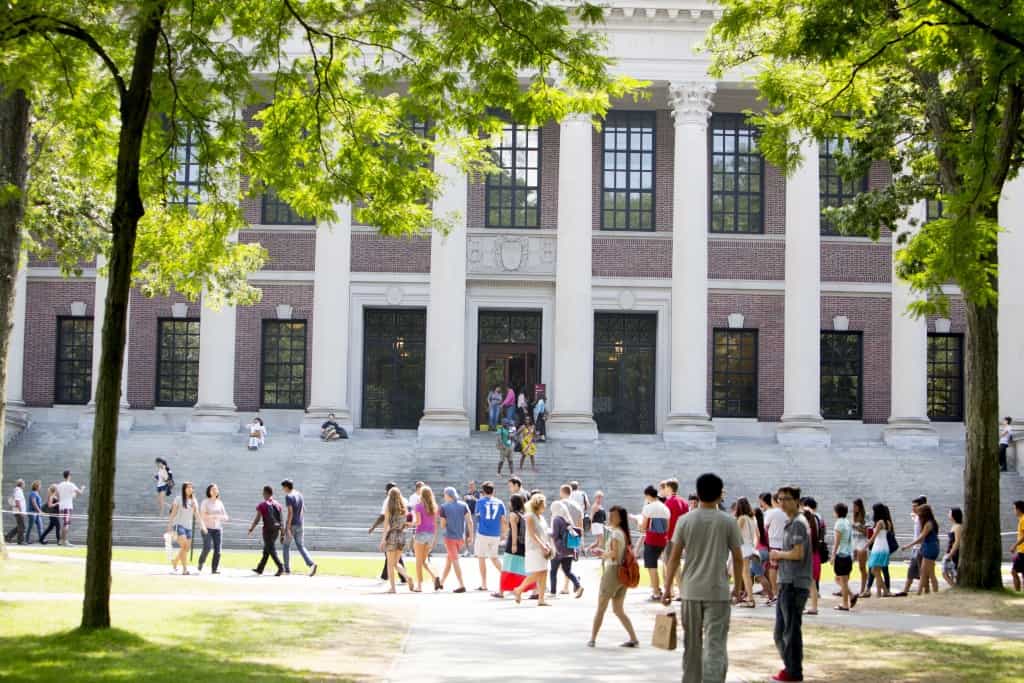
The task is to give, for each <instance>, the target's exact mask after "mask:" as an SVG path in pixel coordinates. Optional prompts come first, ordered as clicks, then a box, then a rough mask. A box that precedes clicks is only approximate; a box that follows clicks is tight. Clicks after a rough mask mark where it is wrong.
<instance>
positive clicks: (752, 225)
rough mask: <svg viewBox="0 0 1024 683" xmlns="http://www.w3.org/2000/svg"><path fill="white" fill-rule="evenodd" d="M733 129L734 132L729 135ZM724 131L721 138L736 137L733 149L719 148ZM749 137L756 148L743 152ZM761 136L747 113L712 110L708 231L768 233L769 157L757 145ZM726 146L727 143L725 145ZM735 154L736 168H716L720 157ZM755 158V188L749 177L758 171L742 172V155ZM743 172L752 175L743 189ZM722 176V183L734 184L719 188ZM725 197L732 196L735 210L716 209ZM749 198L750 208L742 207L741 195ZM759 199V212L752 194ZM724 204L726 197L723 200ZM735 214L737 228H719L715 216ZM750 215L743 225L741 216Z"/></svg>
mask: <svg viewBox="0 0 1024 683" xmlns="http://www.w3.org/2000/svg"><path fill="white" fill-rule="evenodd" d="M729 133H731V135H729ZM719 134H721V138H722V140H723V141H724V140H725V139H726V138H727V137H731V138H732V141H733V150H732V152H729V151H726V150H725V149H723V150H722V151H721V152H717V151H716V147H715V143H716V141H717V138H718V137H719ZM744 138H747V139H749V140H750V142H751V143H752V145H753V147H752V150H750V151H746V152H741V151H740V143H741V141H743V140H744ZM757 138H758V130H757V128H756V127H755V126H753V125H751V123H750V120H749V119H748V117H747V116H746V115H745V114H729V113H722V114H718V113H715V114H712V115H711V124H710V125H709V126H708V232H710V233H712V234H716V235H763V234H764V172H765V161H764V156H763V155H762V154H761V153H760V151H758V149H757ZM723 147H724V145H723ZM719 157H721V158H726V157H732V158H733V159H734V161H733V170H732V171H731V172H725V171H716V170H715V162H716V159H717V158H719ZM741 157H743V158H747V159H751V158H754V157H756V161H757V171H756V175H757V189H756V191H752V190H750V189H749V178H750V177H752V176H753V175H754V173H751V172H749V171H748V172H745V173H740V171H739V168H740V163H739V161H740V158H741ZM741 176H746V177H747V178H748V189H747V190H745V191H741V190H740V189H739V180H740V177H741ZM717 177H721V178H722V185H725V184H727V183H726V181H727V180H729V179H731V180H732V188H731V189H725V188H724V187H723V188H722V189H720V190H716V189H715V185H716V182H715V181H716V178H717ZM716 197H721V198H723V200H724V199H725V198H728V197H731V198H732V205H733V208H732V210H731V211H726V210H724V209H722V210H720V211H716V207H715V203H716V202H715V199H716ZM744 197H745V198H746V199H747V210H746V211H740V208H739V207H740V199H741V198H744ZM755 197H756V199H757V203H758V206H759V210H758V211H757V212H756V213H755V212H752V211H750V210H749V207H750V203H751V202H750V200H751V199H752V198H755ZM723 204H724V201H723ZM729 214H732V217H733V228H732V229H727V228H724V227H722V228H716V227H715V219H716V217H717V216H721V217H723V218H724V217H726V216H728V215H729ZM741 216H746V217H747V226H746V227H745V228H744V229H740V228H739V225H740V217H741Z"/></svg>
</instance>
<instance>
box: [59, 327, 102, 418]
mask: <svg viewBox="0 0 1024 683" xmlns="http://www.w3.org/2000/svg"><path fill="white" fill-rule="evenodd" d="M72 321H80V322H88V323H89V329H88V331H87V332H86V331H80V332H79V333H78V335H77V336H78V338H79V339H84V342H83V343H80V344H75V345H72V346H71V347H70V348H79V347H82V348H88V349H89V353H88V362H87V363H86V367H85V370H84V371H78V372H74V373H69V372H66V371H62V370H61V365H62V363H64V362H69V363H74V362H77V363H81V362H82V360H83V359H81V358H64V357H62V356H64V355H65V354H64V350H65V349H67V348H69V346H68V344H67V340H66V338H65V335H64V323H65V322H72ZM95 324H96V322H95V319H94V318H93V316H91V315H61V316H57V334H56V344H55V347H56V348H55V352H54V356H55V357H54V367H53V402H54V403H55V404H59V405H86V404H87V403H89V401H90V400H91V399H92V365H93V354H94V353H95V352H96V349H95V347H94V346H93V334H94V331H95V327H94V325H95ZM67 377H84V378H85V383H84V392H85V393H84V396H73V395H71V394H68V393H65V392H66V390H67V388H68V383H67V382H62V379H63V378H67Z"/></svg>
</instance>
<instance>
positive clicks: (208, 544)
mask: <svg viewBox="0 0 1024 683" xmlns="http://www.w3.org/2000/svg"><path fill="white" fill-rule="evenodd" d="M220 545H221V530H220V529H207V530H206V533H205V534H203V552H201V553H199V565H198V567H199V571H203V563H204V562H206V556H207V555H209V554H210V550H213V564H212V565H211V568H212V569H213V571H217V567H218V566H220Z"/></svg>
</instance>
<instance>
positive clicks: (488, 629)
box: [0, 549, 1024, 683]
mask: <svg viewBox="0 0 1024 683" xmlns="http://www.w3.org/2000/svg"><path fill="white" fill-rule="evenodd" d="M11 557H12V558H14V559H19V560H32V561H39V562H51V563H66V564H81V563H82V562H83V560H81V559H80V558H70V557H55V556H48V555H39V554H31V553H19V552H17V550H13V549H12V552H11ZM369 557H374V558H376V557H377V556H376V555H372V556H369ZM462 564H463V569H464V573H465V579H466V586H467V588H468V589H469V592H467V593H466V594H464V595H455V594H453V593H451V592H447V591H446V592H444V593H437V594H435V593H433V592H432V591H431V590H430V589H429V588H426V589H425V592H424V593H421V594H413V593H410V592H409V591H407V590H405V589H400V590H399V593H398V594H397V595H386V594H385V593H384V591H385V590H386V588H387V586H386V585H384V584H382V583H381V582H379V581H375V580H371V579H358V578H351V577H337V576H327V575H325V576H317V577H316V578H313V579H309V578H308V577H305V576H301V575H293V576H290V577H280V578H274V577H271V576H263V577H257V576H255V575H253V574H252V573H251V572H246V571H243V570H236V569H223V570H222V573H221V574H220V575H219V576H210V575H208V574H204V575H202V576H196V577H181V581H183V582H192V581H194V582H203V583H216V584H221V585H228V586H230V587H231V588H232V590H231V591H229V592H224V593H219V592H218V593H208V594H204V593H174V594H168V595H160V594H157V595H154V594H151V593H150V594H138V595H134V594H123V593H121V594H115V595H114V599H115V600H147V601H153V600H161V599H166V600H174V601H182V600H186V601H197V602H259V603H271V602H272V603H275V604H280V603H282V602H293V603H319V604H322V603H331V604H361V605H366V606H369V607H377V608H381V609H387V610H388V611H389V612H393V611H394V610H396V609H397V610H398V611H400V612H402V613H403V614H405V615H408V617H409V624H410V628H409V632H408V634H407V636H406V639H405V642H404V644H403V647H402V651H401V654H400V655H399V656H398V657H397V658H396V659H395V660H394V662H393V665H392V667H391V669H390V671H388V672H385V673H384V675H383V677H384V680H385V681H389V682H394V683H406V682H407V681H409V680H421V681H444V682H445V683H459V682H461V681H467V682H468V681H476V680H479V678H480V676H481V672H482V671H487V672H488V673H489V675H490V676H491V677H494V676H497V677H499V678H500V677H501V675H502V674H503V672H507V673H508V675H509V677H512V676H514V677H515V678H516V679H518V680H529V681H539V682H544V681H559V682H560V683H564V682H565V681H584V680H586V681H598V682H612V681H615V682H619V681H622V682H625V681H636V680H652V681H670V680H677V679H678V677H679V675H680V652H679V651H678V650H677V651H675V652H665V651H662V650H657V649H654V648H652V647H651V646H650V645H649V643H650V642H651V633H652V630H653V626H654V617H655V615H656V614H657V613H658V612H659V611H661V610H662V609H664V608H662V607H661V606H660V605H659V604H654V603H651V602H648V601H646V600H645V598H646V597H647V592H646V590H643V589H640V590H636V591H632V592H631V593H630V597H629V598H627V603H626V611H627V613H628V614H629V616H630V618H631V619H632V621H633V625H634V627H635V629H636V632H637V635H638V637H639V638H640V642H641V647H640V648H637V649H635V650H634V649H626V648H621V647H618V644H619V643H621V642H622V641H623V640H625V639H626V634H625V631H624V630H623V629H622V627H621V625H620V624H619V622H618V620H617V619H616V618H615V616H614V614H612V612H611V610H610V609H609V611H608V613H607V615H606V617H605V621H604V626H603V628H602V630H601V634H600V635H599V636H598V643H597V647H596V648H595V649H590V648H587V647H586V641H587V640H588V639H589V633H590V628H591V623H592V619H593V616H594V609H595V605H596V603H597V599H596V588H597V585H598V576H597V572H598V570H599V568H598V564H597V562H596V561H592V560H587V561H584V562H582V563H580V566H579V573H580V576H581V578H582V579H583V583H584V587H585V593H584V596H583V597H582V599H578V600H577V599H575V598H574V597H572V596H571V595H559V596H558V597H557V598H556V599H554V600H553V601H552V602H553V605H552V606H551V607H550V608H548V609H542V608H538V607H537V606H536V603H531V602H529V601H524V602H523V604H522V605H516V604H515V601H514V600H513V599H511V597H509V598H506V599H505V600H504V601H498V600H496V599H494V598H491V597H490V596H489V594H487V593H482V592H477V591H475V590H473V589H474V588H475V587H476V586H477V585H478V584H479V580H478V572H477V564H476V561H471V560H464V561H463V563H462ZM438 568H441V567H438ZM114 570H115V572H116V573H117V574H123V575H133V576H167V575H168V568H167V566H166V565H154V564H143V563H133V562H115V563H114ZM168 578H170V577H168ZM488 578H489V583H490V585H491V586H492V587H493V586H495V585H497V575H496V574H495V573H493V572H490V570H489V577H488ZM456 585H457V584H456V583H455V580H454V577H450V578H449V582H448V586H447V588H448V589H449V590H450V589H451V588H454V587H455V586H456ZM250 588H251V590H250ZM822 588H823V591H824V592H825V594H826V595H828V594H830V593H831V590H832V588H833V586H830V585H823V586H822ZM80 599H81V594H80V593H74V592H66V593H23V592H0V601H5V600H10V601H25V600H80ZM826 604H828V603H824V602H823V609H822V610H821V614H819V615H818V616H817V617H810V618H808V622H807V623H813V624H821V625H827V626H838V627H853V628H871V629H879V630H887V631H896V632H904V633H919V634H923V635H929V636H943V635H945V636H956V637H966V636H982V637H999V638H1009V639H1014V640H1024V622H1004V621H979V620H969V619H956V618H952V617H938V616H931V615H929V616H920V615H915V614H913V613H909V612H881V611H868V610H869V609H870V605H866V606H865V608H866V609H865V608H860V609H858V610H857V611H855V612H853V613H849V614H847V613H837V612H834V611H832V610H831V609H830V608H828V607H825V605H826ZM908 607H909V605H908ZM733 619H734V623H739V622H740V621H746V623H750V622H757V623H764V628H765V629H766V630H768V629H770V628H771V622H772V620H773V619H774V610H772V609H766V608H764V607H759V608H757V609H754V610H748V609H741V608H734V610H733ZM524 644H525V645H524ZM769 654H773V653H769ZM769 664H770V665H774V664H775V661H774V658H772V657H769ZM768 668H769V669H770V666H769V667H768ZM424 672H430V673H429V674H428V675H426V676H425V675H424ZM770 673H771V671H768V670H758V671H748V670H742V669H739V668H738V667H735V666H733V667H732V669H731V670H730V673H729V679H728V680H729V681H731V682H738V681H764V680H767V677H768V675H769V674H770Z"/></svg>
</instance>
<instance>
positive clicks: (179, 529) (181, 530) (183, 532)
mask: <svg viewBox="0 0 1024 683" xmlns="http://www.w3.org/2000/svg"><path fill="white" fill-rule="evenodd" d="M174 532H175V533H176V534H178V535H179V536H184V537H185V538H187V539H188V540H190V541H191V540H192V530H191V529H189V528H187V527H183V526H181V525H180V524H178V525H176V526H175V527H174Z"/></svg>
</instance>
